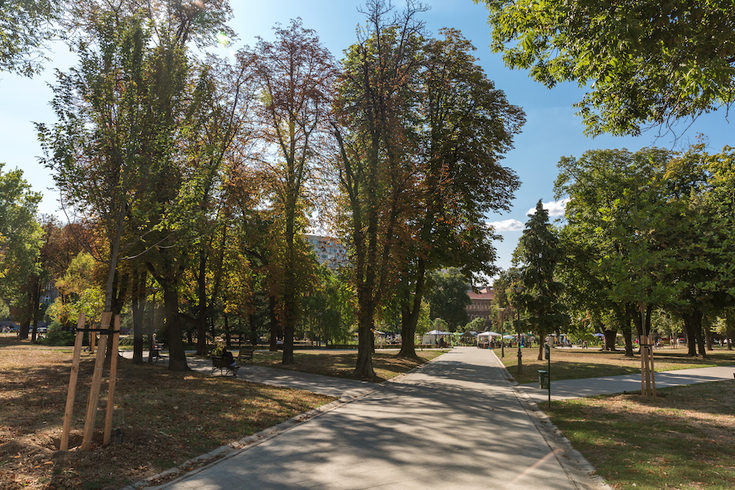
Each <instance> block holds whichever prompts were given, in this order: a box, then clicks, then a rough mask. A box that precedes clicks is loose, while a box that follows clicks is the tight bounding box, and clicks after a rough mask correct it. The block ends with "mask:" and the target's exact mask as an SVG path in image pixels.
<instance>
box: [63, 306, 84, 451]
mask: <svg viewBox="0 0 735 490" xmlns="http://www.w3.org/2000/svg"><path fill="white" fill-rule="evenodd" d="M83 328H84V313H80V314H79V321H78V322H77V335H76V338H75V339H74V356H73V357H72V361H71V375H70V377H69V391H68V392H67V394H66V409H65V410H64V428H63V429H62V431H61V444H60V445H59V449H61V450H62V451H66V450H68V449H69V431H70V430H71V417H72V413H73V412H74V397H75V396H76V393H77V377H78V376H79V362H80V359H81V357H82V341H83V340H84V332H82V331H81V330H82V329H83Z"/></svg>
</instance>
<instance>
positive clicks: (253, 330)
mask: <svg viewBox="0 0 735 490" xmlns="http://www.w3.org/2000/svg"><path fill="white" fill-rule="evenodd" d="M248 323H249V324H250V343H251V344H252V345H254V346H255V345H258V325H257V323H256V319H255V315H254V314H252V313H251V314H250V315H248Z"/></svg>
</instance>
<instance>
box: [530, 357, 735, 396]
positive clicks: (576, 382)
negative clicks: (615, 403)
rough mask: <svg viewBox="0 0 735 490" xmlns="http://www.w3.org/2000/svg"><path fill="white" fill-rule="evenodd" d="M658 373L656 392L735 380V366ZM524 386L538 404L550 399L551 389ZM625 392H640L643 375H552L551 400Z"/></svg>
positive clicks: (533, 384)
mask: <svg viewBox="0 0 735 490" xmlns="http://www.w3.org/2000/svg"><path fill="white" fill-rule="evenodd" d="M655 374H656V389H658V388H666V387H669V386H680V385H692V384H696V383H706V382H709V381H722V380H723V379H733V375H734V374H735V366H725V367H723V366H720V367H709V368H697V369H680V370H677V371H663V372H660V373H655ZM521 386H522V388H523V389H524V390H525V391H526V393H528V395H529V396H530V397H531V399H533V401H535V402H536V403H543V402H546V401H547V400H548V399H549V394H548V390H542V389H540V388H539V387H538V383H531V384H523V385H521ZM625 392H631V393H632V392H638V393H640V392H641V375H640V374H625V375H622V376H605V377H601V378H585V379H569V380H565V381H553V373H552V382H551V399H552V400H562V399H565V398H582V397H586V396H594V395H604V394H610V393H625Z"/></svg>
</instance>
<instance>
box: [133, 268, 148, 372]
mask: <svg viewBox="0 0 735 490" xmlns="http://www.w3.org/2000/svg"><path fill="white" fill-rule="evenodd" d="M147 276H148V273H147V272H146V271H145V270H141V269H135V270H134V271H133V290H132V296H133V298H132V313H133V364H143V314H144V313H145V304H146V282H147Z"/></svg>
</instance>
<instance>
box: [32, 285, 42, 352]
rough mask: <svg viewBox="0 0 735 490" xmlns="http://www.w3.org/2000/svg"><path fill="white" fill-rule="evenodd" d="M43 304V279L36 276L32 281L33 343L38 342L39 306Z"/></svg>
mask: <svg viewBox="0 0 735 490" xmlns="http://www.w3.org/2000/svg"><path fill="white" fill-rule="evenodd" d="M40 302H41V278H40V277H38V276H34V277H33V280H32V281H31V304H30V312H31V331H32V333H31V342H35V341H36V337H37V335H38V313H39V309H38V305H39V303H40Z"/></svg>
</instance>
